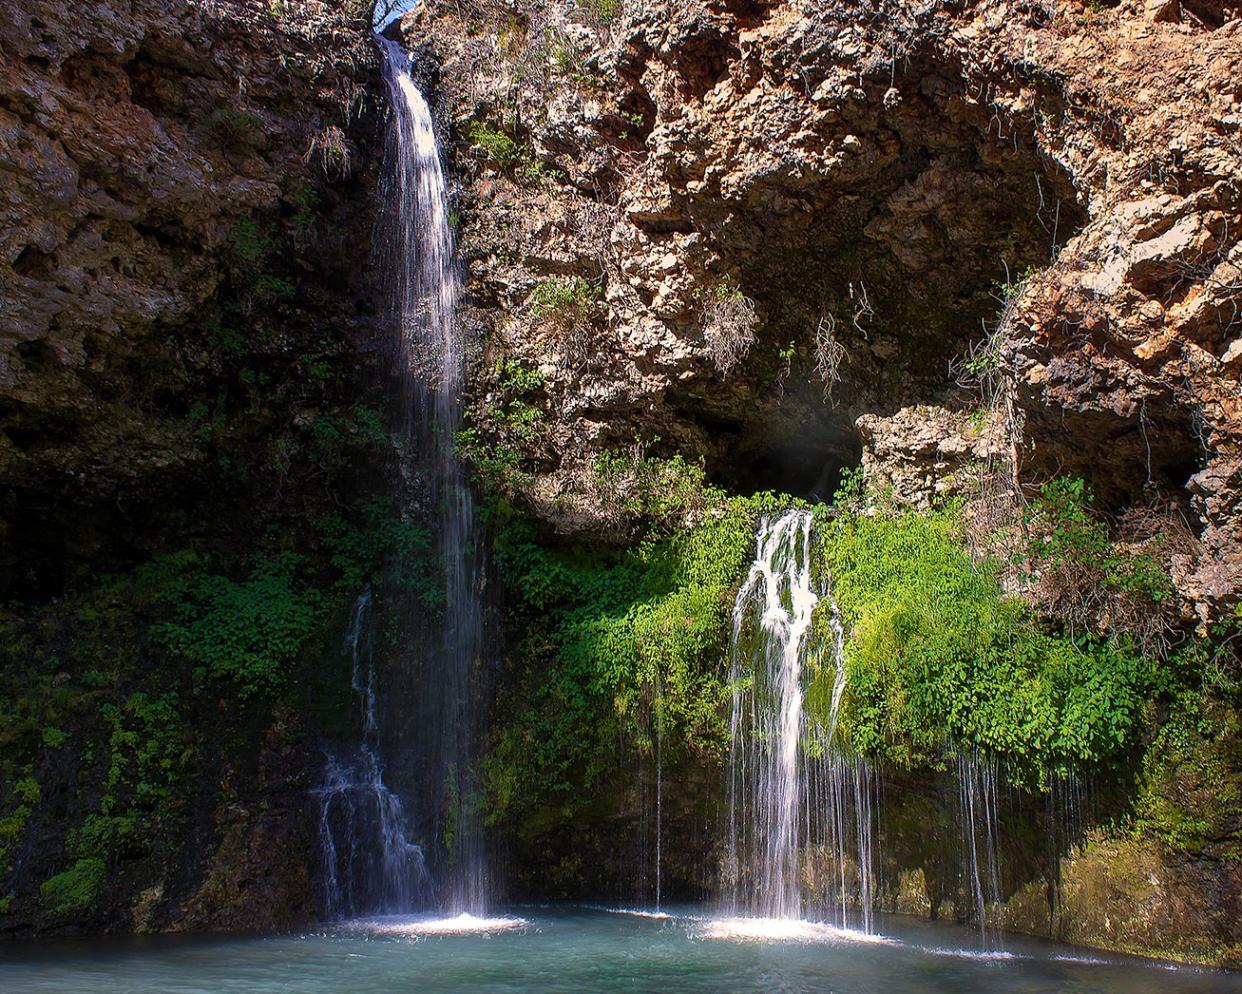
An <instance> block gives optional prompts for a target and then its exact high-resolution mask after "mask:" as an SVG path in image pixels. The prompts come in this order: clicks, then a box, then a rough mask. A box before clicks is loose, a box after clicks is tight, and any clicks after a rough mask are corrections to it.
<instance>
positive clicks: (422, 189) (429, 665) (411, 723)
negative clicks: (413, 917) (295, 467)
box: [315, 34, 488, 916]
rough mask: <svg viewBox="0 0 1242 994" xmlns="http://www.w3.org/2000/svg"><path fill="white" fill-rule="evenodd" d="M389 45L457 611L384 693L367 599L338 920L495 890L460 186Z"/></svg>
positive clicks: (340, 839) (330, 807) (330, 856)
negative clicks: (461, 280)
mask: <svg viewBox="0 0 1242 994" xmlns="http://www.w3.org/2000/svg"><path fill="white" fill-rule="evenodd" d="M375 41H376V44H377V46H378V47H379V50H380V55H381V59H382V63H383V71H384V80H385V83H386V85H387V89H388V96H389V100H390V103H391V106H392V122H393V124H392V141H391V144H390V146H389V156H388V160H387V165H388V168H387V170H386V172H387V181H388V190H387V193H388V197H387V200H386V205H387V208H388V210H387V221H388V227H389V232H390V235H391V239H390V241H391V246H390V248H391V260H390V264H389V265H388V266H386V267H385V270H384V271H385V273H386V274H387V275H388V277H389V282H390V285H391V299H390V304H391V318H392V327H393V329H394V334H393V348H392V356H393V365H394V373H395V379H396V381H397V382H398V383H399V384H400V407H399V412H400V417H399V428H400V433H401V438H402V447H401V448H402V465H401V472H402V481H403V487H404V490H403V500H402V509H403V512H404V513H406V514H407V515H409V516H410V517H411V518H413V519H415V520H419V521H428V519H429V521H428V523H429V530H430V531H431V533H432V534H433V536H434V541H435V545H436V552H437V553H438V556H437V558H438V561H439V564H440V567H441V569H442V571H443V588H442V596H440V597H431V598H427V599H425V600H430V601H434V602H438V604H439V605H440V606H441V610H442V614H431V615H430V616H427V615H428V612H419V611H418V610H417V609H416V608H415V607H414V598H413V597H409V598H407V600H408V601H409V610H410V614H409V616H408V621H409V622H410V624H409V625H408V626H407V628H408V629H409V630H410V631H412V632H414V633H415V634H414V635H412V636H411V638H412V640H413V644H412V645H411V646H409V647H407V648H408V649H409V652H408V656H409V657H410V659H411V662H410V672H409V673H407V674H406V675H405V677H404V678H394V677H393V675H392V674H389V673H385V676H386V677H387V678H388V679H387V681H386V684H387V685H386V686H385V687H384V695H383V696H384V700H383V701H382V702H381V699H380V698H381V693H380V690H381V688H380V686H379V683H378V678H377V673H376V666H375V660H374V645H373V643H374V622H373V618H372V614H373V611H372V597H371V592H370V590H366V591H364V592H363V593H362V594H361V595H360V596H359V598H358V601H357V603H356V604H355V606H354V611H353V614H352V616H351V624H350V633H349V636H348V637H347V639H346V644H347V648H348V649H349V651H350V652H351V653H352V657H353V659H352V665H353V668H352V673H351V681H350V682H351V686H352V688H353V691H354V694H355V695H356V697H357V699H358V701H359V704H360V706H361V712H362V713H361V726H362V741H361V742H360V743H359V744H358V745H357V746H356V747H354V748H353V749H352V750H350V751H348V752H347V753H345V754H344V755H341V754H335V753H333V754H329V756H328V759H327V763H326V765H325V773H324V778H323V782H322V784H321V786H320V787H319V788H318V789H317V790H316V792H315V793H316V795H317V799H318V805H319V841H320V850H321V856H322V861H323V867H322V873H323V882H324V895H325V896H324V904H325V908H326V910H327V912H328V914H329V915H332V916H342V915H358V914H373V913H377V912H382V913H395V912H406V911H411V910H415V909H418V908H422V907H426V906H428V905H429V904H432V903H440V904H443V905H446V906H447V907H448V908H449V910H451V911H453V912H464V911H480V910H483V909H484V908H485V907H486V903H487V899H488V885H487V872H486V861H485V858H484V853H483V841H482V826H481V824H480V819H479V816H478V810H477V809H478V803H477V800H476V798H477V784H476V780H475V772H474V768H475V759H476V755H475V747H474V738H475V736H474V722H475V715H474V713H473V707H472V698H473V692H472V691H473V688H472V675H473V674H474V673H475V671H476V667H477V663H478V662H479V659H480V657H481V655H482V648H483V623H482V617H483V610H482V604H481V596H480V592H479V588H480V585H481V579H480V578H481V575H482V566H481V562H480V560H481V551H480V549H479V547H478V542H477V538H476V536H475V529H474V506H473V499H472V496H471V493H470V489H469V487H468V486H467V483H466V479H465V474H464V471H463V469H462V466H461V463H460V462H459V460H458V458H457V456H456V454H455V452H454V449H453V440H454V435H455V433H456V431H457V429H458V428H459V427H460V425H461V418H462V412H461V388H462V383H463V380H464V371H465V362H466V351H467V346H466V343H465V342H464V341H463V339H462V335H461V331H460V329H459V327H458V322H457V313H456V312H457V298H458V274H457V269H456V265H455V262H454V244H453V232H452V228H451V226H450V224H449V212H448V187H447V184H446V182H445V178H444V171H443V168H442V167H441V164H440V149H439V145H438V144H437V141H436V134H435V126H434V122H433V120H432V116H431V110H430V108H429V107H428V105H427V101H426V100H425V99H424V98H423V95H422V93H421V92H419V89H418V87H417V86H416V85H415V83H414V80H413V79H412V78H411V76H410V72H409V59H408V57H407V56H406V54H405V53H404V52H403V51H402V49H401V47H400V46H399V45H398V44H397V43H396V42H394V41H390V40H389V39H387V38H384V37H383V36H381V35H379V34H376V35H375ZM382 717H384V718H385V719H386V720H383V721H382V720H381V718H382ZM394 719H395V720H394ZM381 724H382V725H383V727H381ZM386 765H387V772H388V773H389V774H390V776H389V777H388V779H387V780H386V778H385V773H386V769H385V767H386ZM394 785H396V786H394ZM403 798H404V799H405V801H406V803H405V804H403ZM407 806H409V807H410V808H411V809H412V813H413V815H414V817H413V818H411V817H408V816H407ZM414 839H417V841H414Z"/></svg>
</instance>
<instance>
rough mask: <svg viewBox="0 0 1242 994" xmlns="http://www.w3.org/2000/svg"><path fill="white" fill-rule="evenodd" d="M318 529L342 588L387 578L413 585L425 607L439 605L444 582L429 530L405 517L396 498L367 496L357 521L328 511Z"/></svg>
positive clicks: (354, 590) (352, 590) (346, 589)
mask: <svg viewBox="0 0 1242 994" xmlns="http://www.w3.org/2000/svg"><path fill="white" fill-rule="evenodd" d="M318 532H319V539H320V542H321V543H322V545H323V548H324V551H325V553H326V555H327V557H328V562H329V563H330V564H331V566H332V568H333V569H334V571H335V572H336V574H337V576H336V581H335V584H334V587H335V589H336V590H337V591H338V592H340V593H341V594H344V595H351V596H352V595H354V594H356V593H357V592H358V591H359V590H361V589H362V588H363V587H364V586H365V585H366V584H368V583H373V582H377V581H379V580H386V581H389V582H392V583H395V584H397V585H398V586H400V587H403V588H405V589H407V590H414V591H415V592H416V593H417V594H418V596H419V599H420V600H421V601H422V603H423V605H424V606H425V607H428V608H438V607H440V606H441V604H442V602H443V598H444V584H443V580H442V574H441V572H440V571H439V569H438V568H437V565H436V564H435V563H434V562H433V561H432V559H433V557H432V550H431V540H430V536H429V535H428V534H427V531H426V529H425V528H420V527H419V526H417V525H415V524H413V523H412V522H409V521H406V520H405V519H403V518H402V517H401V514H400V511H399V509H398V507H397V502H396V501H395V500H394V499H392V498H390V497H375V498H372V499H370V500H368V501H366V502H364V503H363V504H362V506H361V508H360V513H359V515H358V520H356V521H349V520H347V519H346V518H345V517H344V516H342V515H329V516H328V517H325V518H323V519H322V520H321V521H320V522H319V525H318Z"/></svg>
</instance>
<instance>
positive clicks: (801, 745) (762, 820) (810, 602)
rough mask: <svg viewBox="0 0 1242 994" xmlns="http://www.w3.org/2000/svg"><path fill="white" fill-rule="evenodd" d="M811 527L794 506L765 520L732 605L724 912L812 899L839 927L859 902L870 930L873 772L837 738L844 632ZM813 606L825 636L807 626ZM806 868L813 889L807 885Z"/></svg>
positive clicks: (782, 908)
mask: <svg viewBox="0 0 1242 994" xmlns="http://www.w3.org/2000/svg"><path fill="white" fill-rule="evenodd" d="M813 526H814V518H813V515H812V513H811V512H810V511H808V510H803V509H795V510H791V511H787V512H785V513H784V514H783V515H780V516H779V517H775V518H768V519H765V520H764V521H763V523H762V524H761V526H760V529H759V534H758V538H757V542H756V554H755V560H754V563H753V564H752V565H751V568H750V572H749V574H748V576H747V578H746V581H745V583H744V584H743V585H742V588H741V590H740V591H739V592H738V596H737V600H736V602H735V603H734V608H733V642H732V652H731V659H730V681H731V683H732V686H733V712H732V717H731V720H730V738H731V745H730V758H729V768H730V776H729V851H728V856H727V866H726V874H727V876H728V878H729V883H730V884H731V887H730V890H731V913H733V914H746V915H751V916H760V917H763V918H774V919H784V920H792V919H800V918H802V917H803V914H804V912H805V911H806V910H807V909H808V908H814V909H816V910H817V911H819V910H822V911H824V912H828V913H831V914H832V915H833V916H834V917H835V918H836V920H837V923H838V925H839V926H841V927H846V926H848V925H851V924H853V923H852V922H851V913H850V912H851V908H853V907H857V908H858V909H859V912H858V922H857V924H861V925H862V927H863V928H864V930H866V931H870V929H871V926H872V917H871V915H872V910H871V909H872V903H873V901H874V896H875V894H874V890H875V888H874V856H873V849H874V828H873V825H874V817H873V809H872V797H873V794H874V791H875V782H874V777H873V775H872V773H871V770H870V767H869V766H868V765H867V764H866V763H864V762H863V761H861V760H858V759H854V758H849V757H845V756H843V755H841V754H840V752H839V749H838V748H837V745H836V727H837V716H838V713H839V710H840V707H841V702H842V698H843V696H844V692H845V680H846V675H845V667H844V655H843V653H844V641H845V634H844V630H843V628H842V625H841V620H840V617H839V614H838V612H837V608H836V604H835V602H833V600H832V597H831V594H830V593H829V591H828V590H827V588H826V586H823V587H821V586H820V585H819V584H818V583H817V581H816V579H815V576H814V572H813V569H812V544H813V540H814V534H813ZM817 614H819V615H820V616H821V617H823V618H824V620H825V622H826V628H827V634H828V636H829V637H828V638H826V639H825V638H823V637H822V636H817V634H816V631H815V624H814V622H815V618H816V615H817ZM829 666H830V667H832V670H831V672H830V674H829V675H830V677H831V684H830V687H831V690H830V694H829V699H828V701H827V714H826V716H825V720H824V721H823V722H822V723H821V722H820V721H816V720H814V719H811V718H809V717H808V715H807V713H806V706H805V705H806V700H805V697H806V688H807V687H808V685H809V684H810V682H811V680H812V679H823V676H822V675H821V674H820V671H821V669H822V668H823V667H829ZM826 861H830V863H831V866H828V865H824V864H825V862H826ZM808 877H809V878H811V879H812V880H813V882H814V887H813V888H812V889H811V892H810V893H809V894H804V887H803V880H804V878H808ZM760 931H762V929H761V930H760Z"/></svg>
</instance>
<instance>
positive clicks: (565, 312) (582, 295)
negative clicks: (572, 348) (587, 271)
mask: <svg viewBox="0 0 1242 994" xmlns="http://www.w3.org/2000/svg"><path fill="white" fill-rule="evenodd" d="M527 302H528V303H529V304H530V305H531V311H532V313H533V314H534V315H535V316H536V317H539V318H555V319H561V320H566V319H568V320H574V321H576V320H578V319H580V318H582V317H586V316H588V315H590V314H591V313H593V312H595V311H596V310H598V309H599V307H600V305H601V302H602V298H601V295H600V290H599V287H598V286H596V285H595V284H594V283H591V282H590V281H589V280H585V279H583V278H582V277H581V276H568V277H559V278H554V279H546V280H543V281H542V282H540V283H538V284H537V285H536V286H535V289H534V290H532V291H531V295H530V297H529V298H528V301H527Z"/></svg>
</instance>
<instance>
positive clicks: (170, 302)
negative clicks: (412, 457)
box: [0, 0, 386, 931]
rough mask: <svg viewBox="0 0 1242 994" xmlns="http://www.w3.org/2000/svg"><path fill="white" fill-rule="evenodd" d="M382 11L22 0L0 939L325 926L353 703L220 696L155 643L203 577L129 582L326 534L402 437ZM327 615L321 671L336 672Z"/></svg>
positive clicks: (2, 128)
mask: <svg viewBox="0 0 1242 994" xmlns="http://www.w3.org/2000/svg"><path fill="white" fill-rule="evenodd" d="M366 13H367V12H366V11H364V10H362V9H361V8H360V7H358V6H357V5H350V6H345V5H334V4H328V3H317V2H311V3H305V4H296V5H294V4H280V3H273V4H268V3H266V2H258V0H203V2H195V0H175V2H165V0H159V2H155V0H150V2H148V0H136V2H129V0H124V2H102V3H91V4H67V3H60V2H57V0H3V2H0V313H3V318H2V319H0V603H3V605H4V620H3V622H0V630H2V636H0V657H2V658H3V660H4V662H3V667H4V672H3V674H2V678H3V679H2V681H0V684H2V690H0V699H3V702H4V703H3V707H4V725H5V729H4V732H3V736H4V748H3V752H4V754H5V755H4V760H3V763H4V783H3V785H2V787H0V808H2V809H3V812H4V815H3V817H4V829H3V832H0V836H2V838H0V891H2V892H3V893H0V928H3V929H4V930H5V931H9V930H18V931H22V930H30V929H49V928H50V929H59V930H62V931H65V930H68V931H74V930H83V931H99V930H113V931H115V930H120V931H149V930H168V929H174V930H175V929H200V930H201V929H212V928H267V929H277V928H283V927H287V926H288V925H290V924H291V923H293V922H296V921H304V920H306V919H308V918H311V917H314V916H315V915H316V914H317V913H318V894H317V891H316V890H315V888H314V886H313V884H314V880H313V874H314V870H313V869H312V867H313V866H314V863H315V850H314V845H313V839H312V838H311V836H310V834H309V831H310V830H309V829H308V824H310V822H309V820H308V819H309V818H310V817H312V816H311V814H310V813H309V812H308V806H309V801H308V797H309V794H308V791H309V789H310V787H311V786H312V777H313V775H314V772H313V771H314V770H315V768H316V767H317V766H318V765H319V764H320V763H321V762H322V757H321V756H320V754H319V753H318V751H317V750H316V749H315V748H314V744H313V739H312V737H311V736H312V733H318V732H319V731H320V726H321V724H322V721H321V716H322V714H323V713H324V712H325V711H327V712H328V713H329V714H330V713H331V711H332V707H333V706H334V704H333V703H332V701H333V696H332V694H333V691H332V690H330V689H329V688H327V687H326V686H325V687H322V688H321V689H322V691H323V700H324V701H325V702H327V703H323V704H320V705H317V704H316V703H315V702H314V701H310V702H308V701H307V700H305V699H304V698H303V697H302V696H300V695H298V696H297V699H298V701H299V706H298V707H293V708H289V707H285V708H284V709H283V711H282V710H281V709H280V708H275V709H273V707H272V704H271V702H270V701H254V700H247V699H246V694H245V692H242V693H240V694H238V693H236V692H235V691H230V689H229V688H228V687H227V686H221V685H219V684H211V683H207V684H205V683H204V673H205V669H204V666H203V664H202V662H201V660H200V662H199V664H198V665H197V667H196V666H195V665H192V664H191V665H187V664H186V661H185V659H184V658H181V659H176V658H174V659H170V658H169V648H168V644H167V640H164V641H163V642H161V640H160V639H158V638H157V637H155V636H154V635H153V634H152V632H153V631H154V626H153V622H160V621H166V620H168V618H169V613H168V609H169V603H170V602H169V601H168V598H172V599H173V600H175V599H176V598H177V597H178V596H183V595H184V594H185V592H186V590H187V589H188V588H182V592H181V594H176V593H173V592H172V591H171V590H168V589H165V590H164V591H162V592H161V591H156V592H155V593H154V596H152V594H151V592H149V591H148V592H143V591H142V589H141V587H142V581H141V580H139V581H138V585H137V586H134V585H133V582H132V581H131V580H130V579H126V571H127V570H129V569H131V568H132V567H134V566H135V565H136V564H144V563H149V562H151V557H153V556H157V557H158V556H165V557H171V559H163V560H157V565H156V567H155V568H156V570H157V572H158V571H160V570H166V569H167V564H168V563H169V562H173V563H181V564H184V565H188V566H189V567H190V568H191V570H192V571H193V570H197V571H199V575H206V574H208V573H210V572H212V571H213V570H214V571H215V572H217V573H225V572H229V573H231V574H232V576H233V577H236V578H242V579H244V578H245V577H247V576H249V575H251V571H252V570H253V569H254V568H255V564H256V563H262V562H264V561H265V557H267V556H271V555H273V554H275V555H279V553H272V552H271V551H270V549H264V548H263V543H264V542H265V541H271V539H272V536H273V535H277V536H279V535H286V536H288V535H291V536H293V538H292V539H291V540H290V539H280V538H277V539H276V541H275V543H274V544H275V545H276V546H279V545H281V543H282V542H283V543H284V546H285V548H286V549H287V548H289V545H290V544H296V543H300V545H301V549H302V551H303V552H306V551H308V550H309V551H311V552H313V544H314V540H315V535H316V534H317V532H316V528H317V525H316V522H319V521H321V520H322V519H323V518H324V516H325V515H327V514H329V513H333V512H338V511H340V509H341V508H342V506H344V504H345V503H347V501H348V500H349V499H350V497H351V495H352V494H353V493H354V492H355V491H356V490H357V489H358V485H359V482H360V479H361V476H360V474H359V471H358V461H359V452H360V451H361V449H362V448H364V447H365V445H370V444H371V443H369V442H367V443H365V445H364V439H366V438H373V437H374V436H377V435H378V436H381V437H382V436H383V435H384V426H383V414H382V412H383V411H384V408H385V405H386V401H385V399H384V398H385V393H384V392H382V391H377V389H376V388H377V387H379V386H381V383H380V375H379V374H380V373H381V372H382V365H381V363H379V362H377V359H378V358H380V356H379V352H378V350H377V349H376V347H375V338H376V324H377V315H376V307H375V305H374V303H373V302H374V299H375V293H374V288H373V285H372V283H371V276H370V267H369V266H368V265H367V263H368V261H369V260H370V258H371V256H372V249H371V242H372V234H373V229H374V216H375V209H374V208H375V204H374V199H373V198H374V195H375V185H376V178H377V175H378V173H379V167H380V164H381V161H382V146H381V142H380V136H381V134H382V125H383V118H382V110H383V105H382V103H381V102H380V98H379V96H378V86H377V85H376V84H377V79H376V78H375V68H376V67H375V54H374V51H373V46H372V44H371V43H370V39H369V35H368V31H367V28H368V21H367V18H366ZM267 561H269V562H272V561H274V560H270V559H268V560H267ZM160 562H163V563H164V564H165V565H164V566H160V565H159V563H160ZM147 568H149V567H147ZM178 569H180V567H175V566H174V568H173V569H172V572H171V573H168V574H167V575H168V577H169V579H171V578H172V577H173V576H175V575H176V574H177V572H178ZM118 577H120V579H118ZM221 579H222V578H221ZM173 582H174V583H175V582H176V581H173ZM211 582H220V581H211ZM224 582H228V581H224ZM238 589H241V588H238ZM289 589H290V590H294V589H296V587H294V588H289ZM191 596H193V595H191ZM162 599H163V600H162ZM161 603H163V607H161ZM183 603H184V602H183ZM231 610H232V613H234V614H235V613H236V611H237V608H236V607H234V608H233V609H231ZM241 610H245V607H242V608H241ZM323 615H324V616H323V618H322V624H323V626H324V628H325V629H326V630H330V631H329V637H330V640H329V641H327V643H326V644H325V643H323V642H321V641H318V640H317V641H316V643H315V646H314V647H313V648H311V647H309V646H308V647H307V650H306V652H307V660H308V666H309V664H310V662H311V661H312V660H313V659H314V658H315V656H316V654H319V655H320V656H321V658H322V659H324V660H328V661H332V660H335V659H337V652H336V648H337V643H338V640H339V636H340V631H341V630H342V628H340V627H335V626H338V625H339V626H343V625H344V620H343V619H341V618H338V617H336V615H335V613H334V612H331V611H328V610H324V611H323ZM303 637H304V635H298V636H297V638H299V639H301V638H303ZM244 638H245V636H243V639H244ZM319 668H320V669H323V668H324V667H323V666H322V664H320V665H319ZM328 669H331V667H330V666H329V667H328ZM298 679H299V680H300V677H299V678H298ZM346 679H347V676H346ZM342 685H344V684H342ZM336 689H339V688H336ZM289 696H290V697H293V696H295V695H294V694H293V693H292V692H290V694H289ZM316 707H318V710H316ZM49 880H51V881H52V885H51V887H50V889H49V888H48V887H45V885H46V884H47V882H48V881H49Z"/></svg>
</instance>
